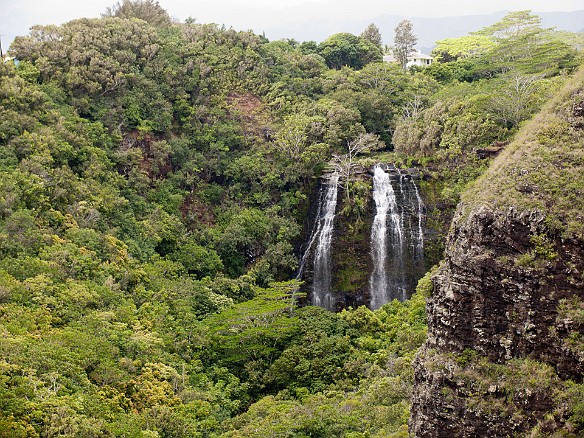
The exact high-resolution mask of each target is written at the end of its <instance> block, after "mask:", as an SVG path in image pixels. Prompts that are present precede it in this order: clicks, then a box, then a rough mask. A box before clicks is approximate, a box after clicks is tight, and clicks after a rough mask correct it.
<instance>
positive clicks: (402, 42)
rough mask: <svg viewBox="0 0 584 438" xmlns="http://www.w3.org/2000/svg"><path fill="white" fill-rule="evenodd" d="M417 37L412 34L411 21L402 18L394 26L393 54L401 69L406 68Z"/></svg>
mask: <svg viewBox="0 0 584 438" xmlns="http://www.w3.org/2000/svg"><path fill="white" fill-rule="evenodd" d="M417 42H418V37H416V35H414V32H413V25H412V22H411V21H410V20H408V19H405V20H402V21H400V22H399V23H398V25H397V26H396V27H395V36H394V37H393V45H394V55H395V58H396V59H397V60H398V62H399V63H400V65H401V66H402V69H404V70H405V69H406V65H407V63H408V57H409V56H410V54H411V53H412V51H413V50H414V48H415V47H416V44H417Z"/></svg>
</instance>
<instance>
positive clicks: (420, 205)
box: [411, 180, 426, 259]
mask: <svg viewBox="0 0 584 438" xmlns="http://www.w3.org/2000/svg"><path fill="white" fill-rule="evenodd" d="M411 182H412V186H414V193H415V194H416V201H417V213H418V235H417V239H416V243H415V247H414V258H416V259H420V258H423V257H424V230H423V228H422V222H423V220H424V210H425V208H426V206H425V205H424V202H423V201H422V197H421V196H420V191H419V190H418V187H417V186H416V183H415V182H414V180H411Z"/></svg>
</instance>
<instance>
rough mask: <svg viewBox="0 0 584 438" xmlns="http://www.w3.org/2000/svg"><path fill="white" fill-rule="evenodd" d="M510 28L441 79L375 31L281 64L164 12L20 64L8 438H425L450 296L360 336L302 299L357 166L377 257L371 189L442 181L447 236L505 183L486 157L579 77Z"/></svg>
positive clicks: (564, 53)
mask: <svg viewBox="0 0 584 438" xmlns="http://www.w3.org/2000/svg"><path fill="white" fill-rule="evenodd" d="M516 18H517V19H516ZM518 19H519V21H518ZM524 19H525V20H527V21H526V22H527V23H528V24H529V25H528V26H524V25H523V24H521V23H524ZM509 20H511V24H509V23H507V21H509ZM507 21H505V22H504V23H503V24H501V25H497V26H495V27H493V28H492V29H489V30H487V31H485V32H483V33H481V35H475V36H471V37H468V38H466V39H461V40H458V41H457V40H454V41H449V42H448V43H447V42H442V43H441V44H439V45H438V47H439V48H440V51H441V53H447V54H448V55H449V56H450V58H448V59H447V57H446V56H444V58H443V59H441V60H439V62H437V63H436V64H435V65H433V66H431V67H429V68H427V69H425V70H423V71H404V70H402V69H401V68H400V66H399V65H397V64H390V63H383V62H381V48H380V46H379V44H378V42H379V41H380V40H378V38H377V37H378V29H377V32H375V29H373V28H372V27H371V26H370V27H369V28H368V29H367V30H366V32H364V34H363V35H362V36H361V37H358V36H355V35H351V34H347V33H341V34H336V35H332V36H331V37H329V38H328V39H327V40H326V41H324V42H323V43H321V44H317V43H315V42H303V43H298V42H296V41H294V40H281V41H268V40H267V39H266V38H265V37H263V36H259V35H255V34H254V33H252V32H238V31H235V30H233V29H225V28H223V27H220V26H217V25H213V24H198V23H195V22H194V21H193V20H187V22H185V23H175V22H172V20H170V19H169V14H168V13H167V12H166V11H164V10H163V9H162V8H161V7H160V5H159V4H158V2H153V1H150V0H148V1H124V2H122V3H118V4H117V5H115V6H114V7H113V8H111V9H109V10H108V11H107V12H106V14H104V17H102V18H101V19H78V20H73V21H70V22H68V23H65V24H63V25H61V26H54V25H48V26H34V27H33V28H32V29H31V32H30V34H29V35H27V36H23V37H18V38H17V39H16V40H15V41H14V43H13V45H12V46H11V54H12V55H13V56H15V57H16V58H17V59H18V63H12V62H6V63H1V64H0V334H1V335H0V436H23V437H25V436H28V437H35V436H43V437H45V436H46V437H52V436H81V437H84V436H87V437H97V436H99V437H101V436H106V437H107V436H111V437H113V436H126V437H144V436H147V437H199V436H200V437H211V436H233V437H236V436H237V437H241V436H258V435H266V436H272V435H278V434H280V435H281V434H283V433H284V431H285V432H286V433H289V434H295V435H296V436H325V437H328V436H330V437H339V436H347V437H348V436H353V437H357V436H369V435H370V436H407V424H406V422H407V415H408V409H409V395H410V393H411V384H412V371H411V367H410V365H411V362H412V360H413V357H414V355H415V352H416V349H417V348H418V347H419V345H421V343H422V342H423V340H424V337H425V331H426V324H425V313H424V306H425V297H426V296H428V295H429V293H430V291H431V282H430V280H429V276H427V277H425V278H424V279H422V280H421V282H420V285H419V288H418V289H419V291H418V293H417V294H416V295H414V297H413V298H412V300H410V301H408V302H404V303H399V302H397V301H396V302H392V303H388V304H387V305H385V306H383V307H382V308H381V309H379V310H376V311H375V312H373V311H371V310H369V309H367V308H365V307H359V308H356V309H345V310H343V311H342V312H340V313H337V314H335V313H331V312H328V311H325V310H324V309H320V308H315V307H312V306H308V305H306V304H307V299H306V295H305V294H304V293H303V292H302V291H303V290H304V289H303V288H304V286H303V285H301V284H299V283H298V282H296V281H290V279H291V278H293V277H294V275H295V271H296V269H297V267H298V260H299V255H300V254H299V252H300V248H301V246H302V243H303V242H302V241H303V239H304V238H305V237H306V236H305V235H306V234H307V231H306V228H307V219H306V218H307V217H308V216H309V210H310V202H311V199H313V198H314V194H315V192H316V191H317V181H318V178H319V177H320V176H321V175H322V172H323V170H325V169H327V168H333V167H334V165H335V164H336V165H337V166H341V167H343V170H344V171H345V175H347V178H345V179H344V180H343V181H342V183H343V187H342V190H344V192H345V193H344V194H346V196H345V197H344V199H346V201H343V202H346V205H345V208H344V209H343V211H342V212H340V213H339V214H340V216H342V220H344V221H346V224H347V226H346V228H347V230H349V231H348V232H347V234H348V235H349V237H348V238H350V239H354V241H357V239H361V238H362V237H363V217H364V215H365V214H366V211H367V208H366V206H367V196H369V189H370V186H368V185H367V184H366V183H364V181H361V180H359V179H358V178H354V176H355V175H359V174H360V173H359V172H360V171H364V169H367V168H370V167H371V166H372V165H373V164H374V163H375V162H388V163H389V162H395V163H398V164H400V163H401V164H403V165H404V166H405V165H407V166H414V165H418V166H420V165H421V164H424V163H429V166H428V168H426V169H425V168H422V167H420V172H427V173H426V175H427V176H428V177H427V178H426V180H425V181H423V182H422V183H421V184H422V186H421V190H422V191H421V193H422V195H423V196H424V197H425V199H426V200H427V201H428V205H429V208H428V212H427V214H428V218H429V219H428V220H429V223H431V224H432V225H431V226H434V227H436V234H437V235H438V236H440V233H441V232H442V230H443V228H446V227H447V222H448V220H447V218H446V219H444V217H446V216H447V215H448V214H449V213H450V214H451V212H452V206H453V205H454V203H455V202H456V201H457V200H458V195H459V193H460V191H461V190H462V188H463V187H464V186H465V185H466V183H467V182H468V181H469V180H471V179H473V178H476V177H477V176H478V175H479V174H480V172H481V170H482V169H484V167H485V166H486V163H487V160H482V159H479V158H477V155H476V153H475V152H474V149H475V148H476V147H478V146H488V145H490V144H491V143H493V142H504V141H505V140H507V139H508V138H509V137H510V136H511V135H513V133H514V132H515V131H516V130H517V127H518V125H520V124H521V123H522V121H523V120H525V119H526V118H528V117H530V115H531V114H533V112H534V111H535V110H536V109H537V108H538V107H539V106H541V104H542V103H543V102H544V101H545V100H546V98H547V96H548V95H549V93H550V92H551V91H553V90H554V89H555V88H556V87H557V85H558V84H559V83H560V82H561V81H562V80H563V76H564V75H566V74H568V73H569V72H570V70H571V69H572V68H573V67H574V66H575V65H576V64H577V63H578V62H579V58H578V53H577V52H576V51H575V50H574V49H573V48H572V47H571V46H570V45H569V44H568V43H567V42H566V41H569V39H567V38H566V35H563V36H562V39H561V40H560V39H559V38H556V36H557V34H556V33H554V32H552V31H548V30H543V29H539V28H535V27H533V26H536V25H537V23H536V22H534V21H533V20H532V19H531V18H529V17H527V18H526V17H525V16H523V15H521V16H520V17H515V18H514V17H510V19H508V20H507ZM518 22H519V23H520V25H518V24H517V23H518ZM516 28H519V29H520V30H521V31H514V32H510V31H507V30H506V29H516ZM410 31H411V29H410ZM485 38H486V39H485ZM477 41H478V43H476V42H477ZM486 41H488V43H486ZM450 43H452V44H450ZM475 43H476V44H475ZM483 43H484V44H483ZM408 44H409V46H408ZM412 44H413V43H412V39H411V38H410V39H409V42H407V43H406V45H405V46H404V47H406V49H407V48H408V47H409V50H411V48H412V46H411V45H412ZM459 46H461V48H459ZM446 61H448V62H446ZM361 146H362V147H361ZM392 149H395V151H393V152H392ZM335 157H336V158H335ZM434 206H439V207H440V208H438V207H434ZM440 221H442V222H440ZM436 224H438V225H436ZM440 224H442V225H440ZM441 227H442V228H441ZM440 245H441V243H440V242H438V243H436V244H435V247H434V248H432V247H431V246H430V245H429V246H428V254H429V257H433V258H432V261H438V260H439V258H440V254H439V253H440V248H441V246H440ZM431 251H434V252H435V253H437V254H438V255H432V254H431ZM314 412H319V413H320V414H319V415H313V414H311V413H314Z"/></svg>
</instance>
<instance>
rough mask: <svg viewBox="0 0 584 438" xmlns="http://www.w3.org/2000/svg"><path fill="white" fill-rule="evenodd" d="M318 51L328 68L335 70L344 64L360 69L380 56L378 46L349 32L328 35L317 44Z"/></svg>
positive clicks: (379, 58) (378, 59)
mask: <svg viewBox="0 0 584 438" xmlns="http://www.w3.org/2000/svg"><path fill="white" fill-rule="evenodd" d="M319 53H320V54H321V56H322V57H323V58H324V59H325V61H326V63H327V65H328V66H329V68H334V69H337V70H338V69H340V68H342V67H344V66H348V67H351V68H354V69H360V68H363V67H364V66H365V65H366V64H368V63H370V62H376V61H381V58H382V53H381V48H380V47H377V46H376V45H375V44H373V43H372V42H371V41H369V40H366V39H364V38H360V37H358V36H355V35H352V34H350V33H337V34H335V35H332V36H330V37H328V38H327V39H326V40H325V41H324V42H323V43H321V44H320V45H319Z"/></svg>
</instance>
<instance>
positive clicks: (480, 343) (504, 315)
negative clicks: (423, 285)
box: [410, 205, 584, 437]
mask: <svg viewBox="0 0 584 438" xmlns="http://www.w3.org/2000/svg"><path fill="white" fill-rule="evenodd" d="M466 210H467V211H468V209H466ZM446 254H447V256H446V259H445V261H444V263H443V265H442V266H441V267H440V269H439V270H438V272H437V273H436V274H435V275H434V277H433V282H434V293H433V296H432V298H431V299H430V300H429V302H428V307H427V310H428V318H429V320H428V324H429V331H428V340H427V342H426V344H425V346H424V347H423V348H422V350H421V351H420V353H419V354H418V358H417V360H416V363H415V387H414V396H413V401H412V417H411V419H410V430H411V431H412V432H413V434H414V435H415V436H419V437H439V436H451V437H452V436H456V437H458V436H515V435H517V434H519V435H521V434H523V433H525V432H527V431H529V430H531V429H533V428H534V427H536V428H537V430H539V431H541V432H553V431H557V430H559V429H562V430H563V432H564V433H568V435H569V434H570V433H572V432H573V433H576V432H575V431H573V430H572V431H571V430H570V428H573V426H572V425H570V424H568V425H566V418H565V417H566V415H568V414H569V412H568V411H569V407H568V408H565V409H564V410H562V408H559V407H558V404H559V401H558V400H559V398H561V396H562V394H563V393H564V392H565V391H564V390H565V387H564V386H561V385H562V384H563V383H565V382H566V381H567V379H571V380H573V381H575V382H580V383H581V380H582V375H583V372H584V350H583V349H582V335H583V334H584V326H583V323H584V322H583V318H582V312H583V310H584V308H583V303H584V276H583V271H584V242H583V241H581V240H577V238H570V239H562V237H560V236H559V235H554V232H553V231H551V230H549V229H548V227H547V225H546V220H545V215H544V214H542V213H541V212H537V211H525V212H519V211H516V210H515V209H513V208H509V209H508V210H506V211H493V210H492V209H490V208H487V207H484V206H483V207H478V208H476V207H475V208H474V209H473V210H471V211H470V213H465V208H464V206H462V205H461V206H459V208H458V212H457V214H456V216H455V219H454V222H453V226H452V229H451V231H450V234H449V239H448V242H447V249H446ZM522 361H523V362H522ZM497 367H498V368H497ZM530 374H533V375H530ZM540 376H543V377H540ZM557 385H560V386H557ZM556 387H558V388H560V390H559V391H556V392H557V394H556V393H554V391H555V389H556ZM558 394H559V395H558ZM558 397H559V398H558ZM546 415H547V416H546Z"/></svg>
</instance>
